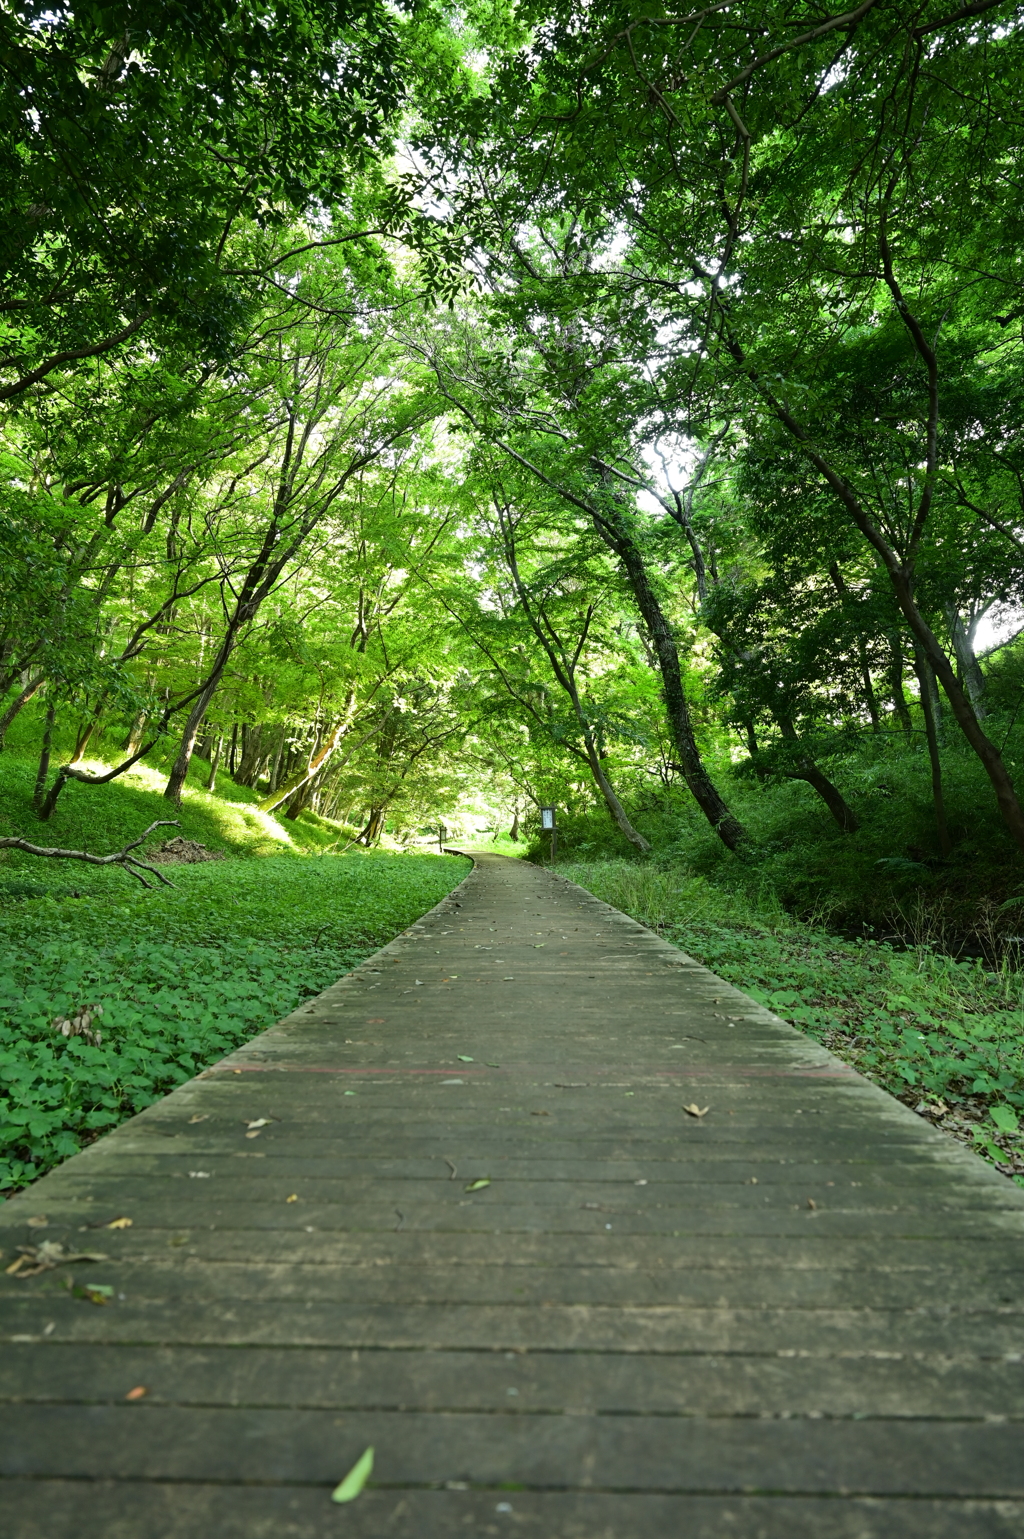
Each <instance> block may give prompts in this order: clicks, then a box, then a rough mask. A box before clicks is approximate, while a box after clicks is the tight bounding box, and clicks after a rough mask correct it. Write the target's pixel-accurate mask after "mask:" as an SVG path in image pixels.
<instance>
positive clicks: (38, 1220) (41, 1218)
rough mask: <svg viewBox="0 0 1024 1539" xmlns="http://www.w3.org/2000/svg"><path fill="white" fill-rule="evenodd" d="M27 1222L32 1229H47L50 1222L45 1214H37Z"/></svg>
mask: <svg viewBox="0 0 1024 1539" xmlns="http://www.w3.org/2000/svg"><path fill="white" fill-rule="evenodd" d="M25 1222H26V1224H27V1225H28V1227H29V1228H30V1229H45V1228H46V1227H47V1226H48V1224H49V1222H50V1220H49V1219H48V1218H47V1216H46V1214H45V1213H36V1214H35V1216H34V1217H33V1218H27V1219H26V1220H25Z"/></svg>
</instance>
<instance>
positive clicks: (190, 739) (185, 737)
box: [164, 659, 234, 807]
mask: <svg viewBox="0 0 1024 1539" xmlns="http://www.w3.org/2000/svg"><path fill="white" fill-rule="evenodd" d="M225 661H226V659H225ZM223 671H224V670H223V668H219V669H217V670H216V671H215V673H214V675H213V676H212V677H211V678H209V679H208V680H207V681H206V685H205V687H204V688H203V690H202V691H201V692H200V694H199V697H198V699H197V700H196V703H195V705H194V706H193V707H192V710H191V711H190V712H189V718H188V721H187V722H186V723H185V730H184V732H183V733H182V734H181V744H180V746H179V748H178V755H177V758H176V759H175V761H174V763H173V764H172V765H171V773H170V774H169V775H168V777H167V784H166V786H165V787H164V796H165V798H166V799H167V801H169V802H173V803H174V805H175V806H176V807H180V806H181V793H182V791H183V790H184V789H185V781H186V780H187V778H188V770H189V765H190V764H191V763H192V753H193V750H194V749H195V746H196V738H197V737H198V736H199V729H200V727H201V726H202V725H203V718H204V717H205V715H206V712H207V711H208V710H209V707H210V701H211V700H212V699H213V697H214V695H215V694H216V693H217V685H218V684H219V683H220V678H221V674H222V673H223ZM233 747H234V742H233V741H232V748H233Z"/></svg>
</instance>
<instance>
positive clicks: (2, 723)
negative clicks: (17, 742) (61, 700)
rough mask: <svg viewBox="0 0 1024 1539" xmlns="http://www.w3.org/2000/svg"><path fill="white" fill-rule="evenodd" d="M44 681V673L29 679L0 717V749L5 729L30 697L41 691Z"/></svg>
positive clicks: (5, 732)
mask: <svg viewBox="0 0 1024 1539" xmlns="http://www.w3.org/2000/svg"><path fill="white" fill-rule="evenodd" d="M45 679H46V675H45V674H44V673H37V674H36V676H35V678H34V679H29V681H28V683H27V684H26V685H25V687H24V689H23V690H22V691H21V694H20V695H16V696H15V698H14V699H13V700H12V701H11V703H10V705H9V706H8V707H7V709H6V711H5V712H4V714H3V715H2V716H0V748H3V746H4V738H5V737H6V736H7V728H8V727H9V726H10V725H11V722H12V721H13V720H14V718H15V717H16V716H17V714H18V712H19V711H20V710H22V708H23V707H24V706H26V705H28V703H29V701H30V700H31V699H32V696H33V695H35V694H37V693H38V691H39V690H40V689H42V687H43V683H44V681H45Z"/></svg>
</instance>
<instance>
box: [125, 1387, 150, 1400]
mask: <svg viewBox="0 0 1024 1539" xmlns="http://www.w3.org/2000/svg"><path fill="white" fill-rule="evenodd" d="M148 1394H149V1390H148V1389H147V1388H146V1386H145V1384H136V1386H135V1388H134V1389H130V1390H129V1391H128V1393H127V1394H126V1395H125V1397H124V1398H125V1399H126V1400H141V1399H142V1397H143V1395H148Z"/></svg>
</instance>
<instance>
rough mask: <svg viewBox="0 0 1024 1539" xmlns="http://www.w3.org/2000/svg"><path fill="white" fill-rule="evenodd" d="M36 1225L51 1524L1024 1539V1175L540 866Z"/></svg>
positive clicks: (27, 1214) (391, 954) (426, 924)
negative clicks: (366, 1467) (997, 1163)
mask: <svg viewBox="0 0 1024 1539" xmlns="http://www.w3.org/2000/svg"><path fill="white" fill-rule="evenodd" d="M129 1221H130V1222H129ZM0 1247H2V1249H3V1252H4V1255H3V1261H2V1263H0V1265H2V1266H3V1267H9V1266H11V1265H17V1271H16V1273H15V1274H14V1275H4V1276H3V1277H2V1279H0V1281H2V1284H3V1286H2V1289H0V1333H2V1339H3V1342H4V1346H3V1351H2V1353H0V1397H2V1400H3V1405H2V1407H0V1409H2V1413H3V1427H2V1429H0V1472H2V1475H3V1477H4V1479H3V1483H2V1484H0V1511H2V1513H3V1531H4V1534H5V1535H6V1536H9V1539H71V1536H72V1535H73V1536H74V1539H100V1536H103V1539H164V1536H167V1539H170V1536H174V1539H185V1536H188V1539H193V1536H195V1535H197V1534H206V1533H209V1534H217V1535H218V1536H223V1539H242V1536H243V1535H244V1536H245V1539H282V1536H287V1539H321V1536H326V1535H334V1534H341V1533H344V1534H345V1535H346V1536H349V1539H371V1536H372V1539H457V1536H460V1535H465V1536H467V1539H477V1536H485V1535H486V1536H490V1535H503V1534H509V1535H525V1536H536V1539H654V1536H658V1539H662V1536H664V1539H675V1536H677V1535H680V1534H685V1535H686V1536H687V1539H720V1536H722V1535H726V1534H736V1535H737V1536H742V1539H748V1536H755V1535H756V1536H759V1539H783V1536H785V1539H811V1536H814V1539H833V1536H834V1539H890V1536H891V1539H895V1536H897V1535H898V1536H899V1539H947V1536H950V1539H951V1536H954V1535H955V1536H957V1539H961V1536H978V1539H981V1536H983V1535H984V1536H986V1539H988V1536H993V1535H995V1536H1003V1535H1006V1536H1011V1535H1013V1536H1020V1535H1022V1534H1024V1431H1022V1425H1021V1417H1022V1415H1024V1362H1022V1358H1024V1329H1022V1325H1024V1318H1022V1302H1024V1287H1022V1282H1021V1260H1022V1259H1024V1192H1022V1191H1021V1190H1020V1189H1018V1188H1016V1187H1014V1186H1013V1185H1012V1184H1011V1183H1010V1182H1008V1181H1007V1180H1005V1179H1004V1178H1003V1177H1001V1176H999V1175H998V1174H996V1173H995V1172H993V1171H992V1170H990V1169H989V1168H988V1167H987V1166H986V1165H985V1164H984V1163H983V1162H982V1161H981V1160H979V1159H977V1158H976V1157H975V1156H974V1155H972V1154H971V1153H969V1152H968V1151H967V1150H965V1149H963V1148H961V1147H959V1146H958V1145H956V1144H955V1143H953V1142H952V1141H951V1140H949V1139H948V1138H946V1137H944V1136H943V1135H942V1134H941V1133H938V1132H936V1131H935V1130H933V1129H931V1128H929V1127H928V1126H927V1125H926V1124H924V1123H923V1122H922V1121H921V1120H920V1119H919V1118H917V1117H915V1116H914V1115H913V1114H912V1113H911V1112H910V1111H908V1110H907V1109H906V1108H904V1107H903V1106H901V1105H900V1104H899V1103H898V1102H897V1101H895V1100H893V1099H892V1098H891V1097H889V1096H888V1095H886V1094H885V1093H884V1092H883V1091H881V1090H879V1089H877V1088H875V1087H874V1086H872V1085H870V1084H869V1083H868V1082H867V1081H865V1080H864V1079H862V1078H860V1077H859V1076H858V1075H857V1074H855V1073H854V1072H852V1071H851V1070H850V1069H849V1068H847V1067H846V1066H845V1065H843V1064H842V1063H840V1062H839V1061H838V1060H837V1059H835V1058H834V1057H832V1056H831V1055H830V1054H829V1053H828V1052H826V1051H825V1050H824V1049H823V1048H821V1047H819V1046H818V1045H816V1044H815V1043H813V1042H811V1041H810V1040H809V1039H808V1038H806V1037H804V1036H802V1035H801V1034H800V1033H798V1032H796V1031H795V1030H793V1029H792V1028H791V1027H788V1026H786V1025H785V1024H784V1023H782V1022H781V1021H779V1020H778V1019H777V1018H776V1017H774V1016H772V1015H771V1014H769V1013H768V1012H767V1011H766V1010H764V1009H762V1008H761V1007H760V1006H758V1005H756V1004H754V1003H753V1002H752V1001H751V1000H750V999H748V998H747V997H746V996H745V995H743V994H741V993H739V992H738V991H737V990H735V989H733V988H731V987H730V986H729V985H727V984H725V983H723V982H722V981H721V980H720V979H718V978H716V977H715V975H714V974H713V973H711V972H709V971H707V970H706V969H705V968H703V967H700V966H698V965H697V964H696V963H694V962H692V961H691V960H690V959H689V958H687V957H686V956H684V955H683V954H682V953H681V952H679V951H677V950H676V949H675V948H674V947H672V946H670V945H668V944H667V943H666V942H664V941H662V940H660V939H659V938H658V937H657V936H655V935H654V934H653V933H652V932H650V931H649V930H646V929H644V928H643V927H642V926H640V925H638V924H636V923H635V922H634V921H632V920H631V919H628V918H627V917H626V916H625V915H623V914H621V913H619V912H618V911H617V910H615V909H611V908H609V907H608V906H607V905H606V904H604V903H601V902H599V901H598V900H597V899H596V898H593V897H591V896H590V895H589V894H588V893H586V892H584V891H583V890H582V889H580V888H577V887H573V886H572V885H571V884H569V883H567V882H565V881H563V880H562V879H560V878H558V877H556V876H553V875H551V874H550V873H548V872H545V871H543V870H540V869H538V868H537V867H534V866H530V865H527V864H525V863H521V862H517V861H512V860H505V859H503V858H501V857H498V856H480V857H478V864H477V867H476V869H475V870H474V871H473V873H472V874H471V875H470V876H469V877H468V878H467V879H466V881H465V882H464V883H463V884H462V886H461V887H458V888H456V889H455V891H454V892H453V893H452V894H451V895H450V896H449V897H448V898H446V899H445V900H444V901H443V902H442V903H441V904H439V905H438V907H437V908H435V909H433V910H432V911H431V912H430V913H429V914H428V915H426V916H425V917H424V918H423V919H422V920H421V921H419V922H418V923H417V924H416V925H414V926H412V928H411V929H410V930H409V931H407V932H406V933H405V934H404V935H402V936H401V937H399V938H398V939H397V940H395V941H394V942H392V944H390V945H389V946H386V947H385V948H384V949H383V950H382V951H380V952H378V953H377V954H376V955H375V956H374V957H372V958H370V959H369V960H368V961H366V962H365V963H364V964H363V965H362V966H360V967H359V968H357V969H356V970H355V971H354V972H352V973H350V974H349V975H347V976H346V977H345V978H343V979H342V980H341V981H340V982H339V983H337V984H336V985H335V986H334V987H333V988H331V989H328V990H327V991H326V992H325V993H324V994H321V995H320V996H319V997H318V998H316V999H315V1000H313V1001H310V1002H307V1003H305V1004H303V1005H302V1006H301V1007H300V1008H299V1009H298V1010H296V1011H295V1012H294V1013H293V1014H292V1015H290V1016H288V1017H287V1018H286V1019H285V1020H284V1021H282V1022H280V1023H279V1024H278V1025H277V1026H275V1027H273V1028H272V1029H271V1030H270V1031H268V1032H265V1033H264V1034H263V1035H262V1036H260V1037H257V1038H254V1039H253V1040H252V1041H251V1042H250V1043H248V1044H246V1046H245V1047H243V1048H241V1049H240V1050H239V1051H237V1052H236V1053H233V1054H232V1055H231V1056H230V1057H228V1058H226V1059H225V1060H224V1061H223V1062H222V1063H220V1064H218V1065H216V1066H215V1067H214V1068H212V1069H210V1070H207V1071H206V1072H205V1073H203V1074H201V1075H200V1076H199V1077H198V1078H197V1079H195V1080H192V1081H190V1082H189V1083H188V1084H187V1085H183V1086H182V1087H181V1088H179V1089H178V1090H176V1091H174V1092H173V1094H171V1095H169V1096H167V1097H166V1098H165V1099H164V1100H162V1101H160V1102H158V1103H157V1104H156V1105H154V1106H152V1107H150V1108H149V1109H148V1110H146V1111H145V1112H143V1113H142V1114H141V1115H140V1116H138V1117H136V1118H134V1119H133V1120H132V1121H131V1122H129V1123H127V1124H125V1125H124V1126H123V1127H121V1128H119V1129H118V1130H117V1131H116V1132H114V1133H111V1134H110V1135H108V1136H107V1137H105V1138H103V1139H101V1140H100V1141H99V1142H98V1143H96V1144H94V1145H93V1146H92V1147H91V1148H89V1149H87V1150H86V1151H84V1152H83V1153H82V1154H79V1155H77V1156H76V1157H75V1158H73V1159H71V1160H68V1161H67V1162H66V1163H65V1164H64V1165H62V1166H61V1167H60V1168H59V1169H58V1170H56V1171H54V1172H53V1173H52V1174H51V1175H49V1176H47V1177H46V1178H44V1179H43V1180H42V1181H40V1182H38V1183H37V1184H36V1185H35V1186H34V1187H32V1188H31V1189H30V1190H29V1191H27V1192H25V1193H23V1194H22V1195H21V1196H19V1197H16V1198H13V1199H11V1200H10V1201H8V1202H7V1203H5V1204H4V1205H3V1206H2V1207H0ZM19 1247H20V1249H19ZM83 1253H90V1254H94V1255H100V1256H105V1257H106V1259H104V1260H93V1261H86V1260H79V1259H75V1260H64V1259H62V1258H64V1257H71V1256H75V1257H78V1256H81V1255H82V1254H83ZM19 1258H22V1259H19ZM26 1274H32V1275H26ZM371 1445H372V1446H373V1448H374V1449H375V1467H374V1471H373V1474H372V1476H371V1479H370V1484H369V1485H368V1486H367V1488H366V1489H365V1490H364V1491H363V1493H362V1494H361V1495H360V1496H358V1497H357V1499H356V1500H355V1501H354V1502H352V1503H351V1504H350V1505H347V1506H344V1507H334V1506H332V1505H331V1502H330V1492H331V1490H332V1488H333V1487H334V1486H335V1485H336V1484H337V1483H338V1482H339V1481H340V1480H341V1478H342V1476H343V1475H345V1473H346V1471H347V1470H348V1469H349V1468H350V1467H351V1466H352V1465H353V1464H354V1463H355V1462H356V1460H357V1459H358V1458H359V1457H360V1455H361V1454H362V1453H363V1452H364V1450H365V1449H366V1448H367V1447H368V1446H371Z"/></svg>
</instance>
